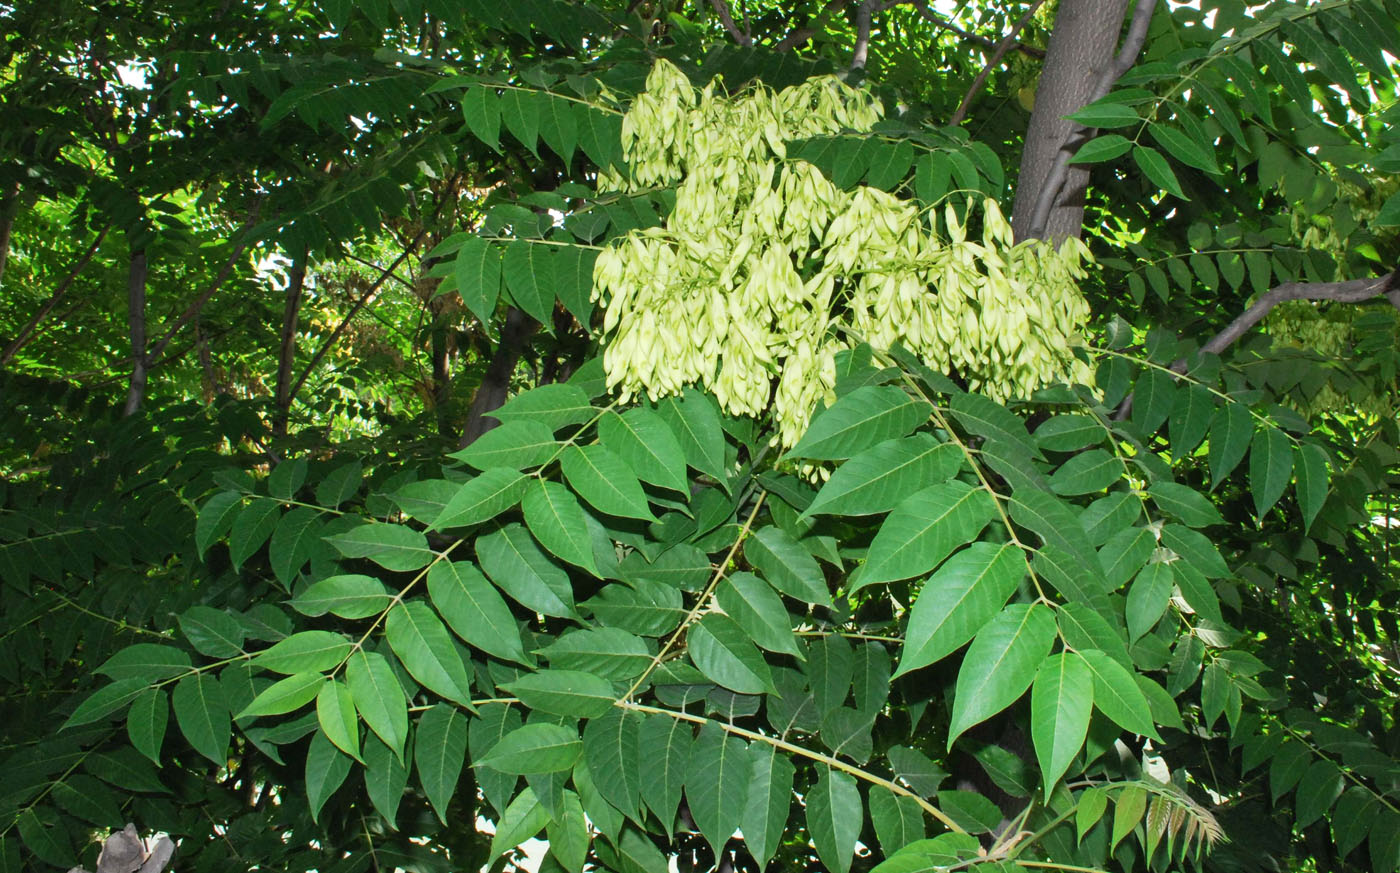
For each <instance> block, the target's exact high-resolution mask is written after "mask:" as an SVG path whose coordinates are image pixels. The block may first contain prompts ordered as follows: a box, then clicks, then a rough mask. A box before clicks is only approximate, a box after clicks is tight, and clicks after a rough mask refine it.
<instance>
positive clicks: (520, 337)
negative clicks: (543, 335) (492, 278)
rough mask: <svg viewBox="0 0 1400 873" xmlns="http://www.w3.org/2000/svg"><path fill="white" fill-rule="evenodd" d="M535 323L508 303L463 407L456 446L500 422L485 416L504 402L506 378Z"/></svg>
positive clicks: (469, 442)
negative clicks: (493, 343) (483, 366)
mask: <svg viewBox="0 0 1400 873" xmlns="http://www.w3.org/2000/svg"><path fill="white" fill-rule="evenodd" d="M536 327H537V325H536V324H535V323H534V321H532V320H531V319H530V318H529V317H527V316H526V315H525V313H523V312H521V311H520V310H519V309H516V308H515V307H514V306H512V307H511V308H510V309H509V310H508V311H507V312H506V323H505V324H504V325H503V326H502V327H501V341H500V343H498V344H497V345H496V351H495V353H494V354H493V355H492V356H491V363H489V364H487V365H486V375H484V376H482V378H481V385H480V386H478V387H477V389H476V394H475V395H474V396H473V397H472V405H471V407H470V408H469V409H468V410H467V423H466V425H465V426H464V427H463V428H462V439H461V442H460V445H462V446H467V445H470V444H471V442H472V441H473V440H475V439H476V438H477V437H479V436H481V435H482V434H484V433H486V432H487V431H488V430H490V429H491V428H493V427H495V426H496V425H497V424H499V423H500V422H498V421H496V419H494V418H488V417H487V416H488V415H489V414H490V413H491V412H494V411H495V410H497V409H500V408H501V405H502V404H504V403H505V402H506V395H507V394H508V393H509V392H510V377H511V376H512V375H513V374H514V373H515V366H516V364H518V363H520V353H521V352H522V351H524V349H525V343H526V342H527V341H528V340H529V339H530V335H531V334H533V333H534V332H535V328H536Z"/></svg>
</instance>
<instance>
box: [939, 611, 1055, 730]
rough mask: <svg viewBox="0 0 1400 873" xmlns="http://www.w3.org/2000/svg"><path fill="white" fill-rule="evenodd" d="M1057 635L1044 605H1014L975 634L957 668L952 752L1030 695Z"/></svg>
mask: <svg viewBox="0 0 1400 873" xmlns="http://www.w3.org/2000/svg"><path fill="white" fill-rule="evenodd" d="M1055 636H1056V632H1055V617H1054V615H1053V614H1052V613H1051V612H1050V610H1049V608H1047V607H1046V606H1045V605H1044V604H1041V603H1031V604H1026V603H1014V604H1012V605H1011V606H1008V607H1006V608H1005V609H1003V610H1002V611H1001V612H1000V613H998V614H997V616H996V617H995V618H993V619H992V620H991V621H990V622H989V623H988V624H987V625H986V626H985V627H984V628H982V630H981V631H979V632H978V633H977V636H976V637H974V638H973V640H972V645H971V646H969V647H968V650H967V655H966V657H964V658H963V663H962V666H961V667H960V668H959V669H958V683H957V691H956V693H955V697H954V698H953V717H952V721H951V723H950V724H949V727H948V748H950V749H951V748H952V747H953V742H954V741H955V740H957V738H958V737H960V736H962V734H963V732H964V731H966V730H967V729H968V728H970V727H972V726H973V725H975V724H979V723H981V722H983V721H985V720H987V719H989V718H991V717H992V716H994V715H996V714H997V713H998V712H1001V711H1002V710H1003V709H1005V708H1006V707H1008V706H1010V705H1011V704H1012V703H1014V702H1015V701H1016V699H1017V698H1019V697H1020V696H1021V695H1022V694H1024V693H1025V692H1026V689H1027V688H1029V687H1030V686H1031V682H1032V680H1034V679H1035V673H1036V668H1037V667H1038V666H1039V665H1040V662H1041V661H1043V660H1045V656H1046V655H1048V654H1049V653H1050V646H1051V645H1052V644H1053V643H1054V642H1055Z"/></svg>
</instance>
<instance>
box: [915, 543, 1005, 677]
mask: <svg viewBox="0 0 1400 873" xmlns="http://www.w3.org/2000/svg"><path fill="white" fill-rule="evenodd" d="M1025 575H1026V562H1025V558H1024V557H1023V556H1022V555H1021V550H1020V548H1019V547H1017V546H1016V545H1015V544H1014V543H1005V544H1003V545H1001V546H997V545H994V544H992V543H973V544H972V545H971V546H969V547H967V548H966V549H963V550H962V551H960V552H958V553H957V554H955V555H953V557H951V558H949V559H948V561H947V562H946V563H945V564H944V565H943V566H942V567H940V568H938V571H937V572H936V573H934V574H933V575H932V576H930V577H929V579H928V581H926V582H925V583H924V586H923V590H922V591H920V593H919V596H918V598H917V599H916V600H915V601H914V605H913V607H912V608H911V609H910V611H909V627H908V630H907V631H906V632H905V644H904V654H903V656H902V657H901V658H900V661H899V669H898V670H897V671H896V673H895V675H896V676H900V675H903V674H905V673H908V672H909V671H910V670H915V669H918V668H919V667H923V666H926V665H928V664H932V663H934V662H935V661H938V660H940V659H942V658H944V657H946V656H948V655H950V654H952V653H953V652H955V651H957V650H958V649H959V648H961V647H962V645H963V644H964V643H966V642H967V641H968V640H970V639H972V638H973V637H974V636H976V635H977V632H978V631H980V630H981V629H982V627H983V626H984V625H986V624H987V622H988V621H990V620H991V619H992V617H993V616H995V615H996V614H997V613H998V612H1000V611H1001V608H1002V607H1003V606H1005V605H1006V601H1007V600H1008V599H1009V598H1010V597H1011V595H1012V594H1013V593H1014V592H1015V591H1016V588H1017V586H1018V585H1020V583H1021V580H1022V579H1023V578H1025Z"/></svg>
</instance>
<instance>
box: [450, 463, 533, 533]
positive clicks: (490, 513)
mask: <svg viewBox="0 0 1400 873" xmlns="http://www.w3.org/2000/svg"><path fill="white" fill-rule="evenodd" d="M529 483H530V480H529V479H528V478H527V477H525V476H523V475H521V473H520V472H519V471H518V470H512V469H510V468H509V467H492V468H491V469H489V470H486V471H484V472H483V473H482V474H481V475H480V476H477V477H476V478H474V479H470V480H468V481H467V482H465V483H463V484H462V485H461V486H460V487H459V488H458V489H457V493H456V494H455V495H453V497H452V499H451V500H449V501H447V505H446V506H444V507H443V508H442V513H441V514H440V515H438V517H437V519H436V520H435V521H434V522H433V526H432V528H431V529H432V530H443V529H445V528H449V527H468V526H470V525H474V524H480V523H481V522H483V521H490V520H491V519H493V518H495V517H496V516H498V515H500V514H501V513H503V512H505V511H506V510H507V509H510V508H511V507H512V506H514V505H515V504H516V503H518V502H519V501H520V498H521V497H522V496H523V495H524V494H525V489H526V488H527V487H528V485H529Z"/></svg>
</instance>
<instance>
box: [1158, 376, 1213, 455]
mask: <svg viewBox="0 0 1400 873" xmlns="http://www.w3.org/2000/svg"><path fill="white" fill-rule="evenodd" d="M1214 410H1215V402H1214V400H1212V399H1211V394H1210V392H1209V391H1207V390H1206V389H1205V388H1204V387H1203V386H1200V385H1187V386H1186V388H1185V390H1181V391H1177V392H1176V399H1175V400H1174V401H1173V403H1172V412H1171V415H1170V417H1169V420H1168V427H1169V428H1170V432H1171V444H1172V452H1173V454H1174V455H1175V456H1176V457H1178V458H1185V457H1188V456H1189V455H1190V454H1191V452H1193V451H1195V449H1196V447H1197V446H1199V445H1200V444H1201V440H1202V439H1203V438H1204V437H1205V435H1206V431H1207V430H1209V429H1210V423H1211V414H1212V412H1213V411H1214Z"/></svg>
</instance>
